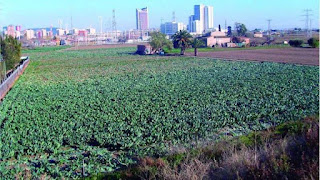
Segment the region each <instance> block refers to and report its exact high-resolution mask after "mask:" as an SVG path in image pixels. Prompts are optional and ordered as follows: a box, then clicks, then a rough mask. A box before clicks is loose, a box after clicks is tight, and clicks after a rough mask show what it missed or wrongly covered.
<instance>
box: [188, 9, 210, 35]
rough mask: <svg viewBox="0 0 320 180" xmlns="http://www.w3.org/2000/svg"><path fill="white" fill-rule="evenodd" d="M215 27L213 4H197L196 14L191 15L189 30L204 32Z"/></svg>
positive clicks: (198, 32)
mask: <svg viewBox="0 0 320 180" xmlns="http://www.w3.org/2000/svg"><path fill="white" fill-rule="evenodd" d="M213 28H214V26H213V6H205V5H202V4H200V5H195V6H194V15H192V16H190V17H189V31H190V32H194V33H197V34H202V33H203V32H205V31H208V30H210V29H213Z"/></svg>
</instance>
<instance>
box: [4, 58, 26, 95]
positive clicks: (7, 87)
mask: <svg viewBox="0 0 320 180" xmlns="http://www.w3.org/2000/svg"><path fill="white" fill-rule="evenodd" d="M29 62H30V60H29V57H27V58H26V59H25V60H24V61H22V62H21V63H20V65H19V66H18V67H17V68H16V69H15V70H14V71H13V72H12V73H10V75H9V76H7V78H6V79H5V80H4V81H3V82H2V83H1V84H0V101H1V100H2V99H3V98H4V97H5V95H6V94H7V93H8V92H9V90H10V89H11V88H12V86H13V85H14V82H15V81H16V80H17V79H18V78H19V76H20V75H21V74H22V73H23V72H24V70H25V69H26V68H27V66H28V64H29Z"/></svg>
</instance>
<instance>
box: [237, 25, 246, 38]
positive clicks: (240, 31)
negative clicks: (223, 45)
mask: <svg viewBox="0 0 320 180" xmlns="http://www.w3.org/2000/svg"><path fill="white" fill-rule="evenodd" d="M235 26H236V30H237V33H238V36H245V35H246V32H247V31H248V30H247V27H246V25H244V24H242V23H236V24H235Z"/></svg>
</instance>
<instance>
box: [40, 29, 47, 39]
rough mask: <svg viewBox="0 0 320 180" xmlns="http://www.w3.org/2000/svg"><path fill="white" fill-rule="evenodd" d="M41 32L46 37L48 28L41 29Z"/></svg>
mask: <svg viewBox="0 0 320 180" xmlns="http://www.w3.org/2000/svg"><path fill="white" fill-rule="evenodd" d="M41 34H42V38H46V37H47V30H46V29H41Z"/></svg>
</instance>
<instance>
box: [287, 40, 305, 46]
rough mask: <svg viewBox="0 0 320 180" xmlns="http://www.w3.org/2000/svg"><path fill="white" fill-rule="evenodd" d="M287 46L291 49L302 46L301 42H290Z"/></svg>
mask: <svg viewBox="0 0 320 180" xmlns="http://www.w3.org/2000/svg"><path fill="white" fill-rule="evenodd" d="M289 44H290V46H292V47H301V45H302V44H303V41H302V40H290V41H289Z"/></svg>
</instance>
